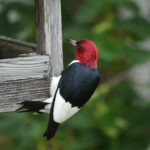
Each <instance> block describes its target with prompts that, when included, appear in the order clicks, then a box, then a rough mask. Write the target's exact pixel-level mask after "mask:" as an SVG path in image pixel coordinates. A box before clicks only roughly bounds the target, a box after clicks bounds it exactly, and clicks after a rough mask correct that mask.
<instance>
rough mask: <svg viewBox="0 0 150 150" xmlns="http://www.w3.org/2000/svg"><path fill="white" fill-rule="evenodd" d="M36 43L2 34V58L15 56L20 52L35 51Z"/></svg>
mask: <svg viewBox="0 0 150 150" xmlns="http://www.w3.org/2000/svg"><path fill="white" fill-rule="evenodd" d="M35 51H36V45H35V44H32V43H28V42H23V41H21V40H16V39H13V38H8V37H5V36H1V35H0V58H13V57H17V56H18V54H23V53H33V52H35Z"/></svg>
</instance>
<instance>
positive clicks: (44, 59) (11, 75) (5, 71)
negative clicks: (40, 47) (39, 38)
mask: <svg viewBox="0 0 150 150" xmlns="http://www.w3.org/2000/svg"><path fill="white" fill-rule="evenodd" d="M48 66H49V57H48V56H41V55H35V56H33V55H30V56H28V57H18V58H11V59H0V83H2V82H8V81H14V80H17V81H18V80H29V79H42V78H44V75H45V74H46V72H47V71H48Z"/></svg>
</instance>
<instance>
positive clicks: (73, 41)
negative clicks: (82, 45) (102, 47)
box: [67, 39, 77, 47]
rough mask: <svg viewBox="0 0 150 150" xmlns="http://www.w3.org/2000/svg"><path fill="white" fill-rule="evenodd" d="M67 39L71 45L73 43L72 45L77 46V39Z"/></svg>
mask: <svg viewBox="0 0 150 150" xmlns="http://www.w3.org/2000/svg"><path fill="white" fill-rule="evenodd" d="M67 41H68V43H70V44H71V45H73V46H75V47H76V46H77V43H76V42H77V41H75V40H72V39H67Z"/></svg>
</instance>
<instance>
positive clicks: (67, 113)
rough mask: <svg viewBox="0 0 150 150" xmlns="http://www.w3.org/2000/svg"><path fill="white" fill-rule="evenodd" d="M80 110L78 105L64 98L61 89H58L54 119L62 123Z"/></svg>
mask: <svg viewBox="0 0 150 150" xmlns="http://www.w3.org/2000/svg"><path fill="white" fill-rule="evenodd" d="M78 111H79V108H78V107H72V106H71V104H70V103H69V102H66V101H65V100H64V98H63V97H62V96H61V95H60V90H59V89H58V91H57V94H56V99H55V104H54V110H53V117H54V121H55V122H57V123H62V122H64V121H66V120H67V119H69V118H70V117H71V116H72V115H74V114H75V113H76V112H78Z"/></svg>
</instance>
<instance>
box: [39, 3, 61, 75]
mask: <svg viewBox="0 0 150 150" xmlns="http://www.w3.org/2000/svg"><path fill="white" fill-rule="evenodd" d="M36 28H37V29H36V39H37V53H39V54H48V55H49V58H50V67H51V72H52V75H54V76H58V75H60V73H61V71H62V69H63V56H62V21H61V0H36Z"/></svg>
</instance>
